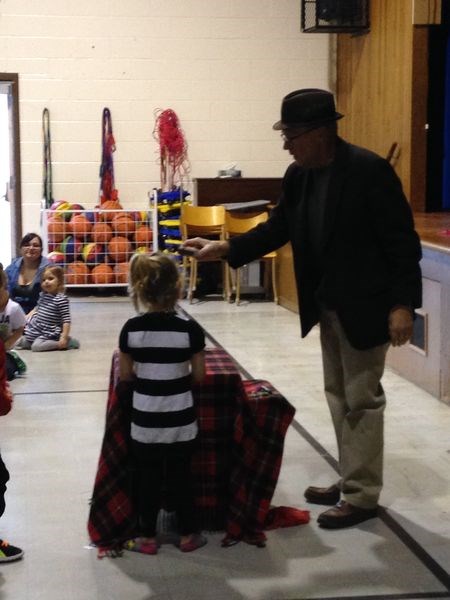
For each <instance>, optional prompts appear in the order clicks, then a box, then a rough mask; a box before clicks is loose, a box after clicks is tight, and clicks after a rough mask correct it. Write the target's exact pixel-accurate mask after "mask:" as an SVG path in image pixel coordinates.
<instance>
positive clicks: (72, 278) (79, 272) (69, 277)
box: [66, 261, 90, 285]
mask: <svg viewBox="0 0 450 600" xmlns="http://www.w3.org/2000/svg"><path fill="white" fill-rule="evenodd" d="M89 282H90V273H89V267H87V265H85V264H84V263H83V262H81V261H75V262H73V263H69V264H68V265H67V266H66V284H67V285H81V284H83V283H89Z"/></svg>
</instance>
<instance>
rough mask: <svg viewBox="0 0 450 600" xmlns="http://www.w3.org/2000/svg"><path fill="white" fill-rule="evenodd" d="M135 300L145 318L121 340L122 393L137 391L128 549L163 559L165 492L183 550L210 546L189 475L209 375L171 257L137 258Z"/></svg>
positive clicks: (127, 325)
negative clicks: (196, 388) (182, 308)
mask: <svg viewBox="0 0 450 600" xmlns="http://www.w3.org/2000/svg"><path fill="white" fill-rule="evenodd" d="M130 293H131V298H132V300H133V303H134V305H135V308H136V310H138V311H139V313H140V314H139V315H138V316H136V317H134V318H131V319H129V320H128V321H127V322H126V323H125V325H124V326H123V328H122V331H121V333H120V338H119V347H120V384H119V385H124V384H125V383H126V382H128V384H129V386H130V387H131V388H132V412H131V431H130V437H131V444H130V445H131V453H132V458H133V460H134V466H135V471H134V474H135V481H134V490H135V505H136V509H137V515H138V531H137V533H138V536H137V537H136V538H133V539H131V540H128V541H127V542H126V543H125V545H124V547H125V548H126V549H127V550H131V551H133V552H141V553H143V554H156V553H157V551H158V542H157V538H156V520H157V516H158V512H159V510H160V508H161V502H162V495H163V489H164V488H165V489H166V492H167V495H168V498H169V499H170V500H171V501H172V503H173V508H174V509H175V513H176V516H177V521H178V528H179V533H180V539H179V543H178V547H179V549H180V550H181V551H182V552H192V551H193V550H197V548H200V547H201V546H204V545H205V544H206V538H205V537H203V536H202V535H201V534H200V533H199V531H198V523H197V514H196V508H195V505H194V493H193V485H192V479H193V477H192V472H191V456H192V452H193V449H194V447H195V439H196V437H197V432H198V425H197V418H196V413H195V409H194V404H193V397H192V384H193V383H195V382H200V381H202V380H203V377H204V375H205V358H204V347H205V335H204V332H203V330H202V328H201V327H200V325H199V324H198V323H196V322H195V321H193V320H191V319H188V318H186V317H184V316H183V315H181V314H178V313H177V312H176V304H177V301H178V298H179V297H180V276H179V273H178V268H177V266H176V264H175V263H174V261H173V260H172V259H171V258H169V257H168V256H165V255H163V254H161V253H154V254H150V255H149V254H136V255H135V256H134V257H133V259H132V260H131V264H130ZM119 399H120V396H119Z"/></svg>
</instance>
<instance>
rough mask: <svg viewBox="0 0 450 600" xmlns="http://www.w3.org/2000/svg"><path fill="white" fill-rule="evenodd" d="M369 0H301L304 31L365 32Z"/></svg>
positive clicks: (366, 30)
mask: <svg viewBox="0 0 450 600" xmlns="http://www.w3.org/2000/svg"><path fill="white" fill-rule="evenodd" d="M369 29H370V20H369V0H302V31H303V32H304V33H367V32H368V31H369Z"/></svg>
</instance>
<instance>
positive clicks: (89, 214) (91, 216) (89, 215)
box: [83, 210, 99, 223]
mask: <svg viewBox="0 0 450 600" xmlns="http://www.w3.org/2000/svg"><path fill="white" fill-rule="evenodd" d="M83 214H84V216H85V217H86V219H87V220H88V221H90V222H91V223H97V221H98V220H99V213H98V211H95V210H87V211H86V212H84V213H83Z"/></svg>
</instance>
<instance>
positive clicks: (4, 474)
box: [0, 455, 9, 517]
mask: <svg viewBox="0 0 450 600" xmlns="http://www.w3.org/2000/svg"><path fill="white" fill-rule="evenodd" d="M8 480H9V473H8V469H7V468H6V466H5V463H4V462H3V459H2V457H1V455H0V517H1V516H2V514H3V513H4V512H5V492H6V482H7V481H8Z"/></svg>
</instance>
